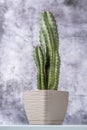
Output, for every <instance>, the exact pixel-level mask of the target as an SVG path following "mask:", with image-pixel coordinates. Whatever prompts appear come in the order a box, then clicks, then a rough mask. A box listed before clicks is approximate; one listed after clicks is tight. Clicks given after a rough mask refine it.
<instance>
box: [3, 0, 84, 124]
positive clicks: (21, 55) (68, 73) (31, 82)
mask: <svg viewBox="0 0 87 130" xmlns="http://www.w3.org/2000/svg"><path fill="white" fill-rule="evenodd" d="M43 10H50V11H51V12H52V13H53V14H54V16H55V18H56V21H57V24H58V29H59V37H60V48H59V51H60V56H61V70H60V82H59V90H65V91H69V95H70V96H69V104H68V110H67V113H66V117H65V120H64V124H87V0H0V124H28V120H27V117H26V115H25V111H24V107H23V98H22V96H23V91H25V90H28V89H36V67H35V64H34V61H33V56H32V54H33V52H32V51H33V47H34V46H35V45H37V44H39V38H38V37H39V23H40V22H39V21H40V15H41V12H42V11H43Z"/></svg>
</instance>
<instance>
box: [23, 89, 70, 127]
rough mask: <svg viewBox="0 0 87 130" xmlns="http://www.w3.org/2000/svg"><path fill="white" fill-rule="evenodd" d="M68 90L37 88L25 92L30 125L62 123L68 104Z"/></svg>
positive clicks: (25, 103) (25, 105) (25, 106)
mask: <svg viewBox="0 0 87 130" xmlns="http://www.w3.org/2000/svg"><path fill="white" fill-rule="evenodd" d="M68 96H69V94H68V92H64V91H56V90H37V91H34V90H32V91H27V92H25V93H24V108H25V112H26V115H27V117H28V120H29V123H30V125H57V124H59V125H60V124H62V123H63V120H64V117H65V113H66V110H67V104H68Z"/></svg>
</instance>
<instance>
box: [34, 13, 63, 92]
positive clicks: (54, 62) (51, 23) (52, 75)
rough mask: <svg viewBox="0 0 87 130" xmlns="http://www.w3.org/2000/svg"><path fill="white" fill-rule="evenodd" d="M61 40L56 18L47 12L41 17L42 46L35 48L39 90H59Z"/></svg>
mask: <svg viewBox="0 0 87 130" xmlns="http://www.w3.org/2000/svg"><path fill="white" fill-rule="evenodd" d="M58 50H59V38H58V31H57V25H56V21H55V18H54V16H53V15H52V13H50V12H49V11H45V12H43V13H42V16H41V28H40V45H38V46H37V47H35V50H34V59H35V63H36V66H37V86H38V89H52V90H57V88H58V83H59V73H60V56H59V51H58Z"/></svg>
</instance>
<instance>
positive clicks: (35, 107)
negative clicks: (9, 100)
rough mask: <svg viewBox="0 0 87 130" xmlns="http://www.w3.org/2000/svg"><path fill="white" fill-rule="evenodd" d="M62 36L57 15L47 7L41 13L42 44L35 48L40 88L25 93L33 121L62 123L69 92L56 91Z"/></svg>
mask: <svg viewBox="0 0 87 130" xmlns="http://www.w3.org/2000/svg"><path fill="white" fill-rule="evenodd" d="M58 49H59V38H58V31H57V25H56V21H55V18H54V16H53V14H52V13H50V12H49V11H45V12H43V13H42V16H41V28H40V44H39V45H38V46H36V47H35V49H34V60H35V63H36V66H37V87H38V90H36V91H35V90H31V91H27V92H25V93H24V107H25V111H26V114H27V117H28V119H29V122H30V124H38V125H40V124H42V125H43V124H47V125H55V124H62V122H63V120H64V116H65V113H66V110H67V104H68V92H65V91H57V89H58V83H59V73H60V56H59V50H58Z"/></svg>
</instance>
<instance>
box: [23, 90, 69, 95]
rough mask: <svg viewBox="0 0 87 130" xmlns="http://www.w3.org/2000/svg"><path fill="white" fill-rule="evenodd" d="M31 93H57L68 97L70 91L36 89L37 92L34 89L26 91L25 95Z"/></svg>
mask: <svg viewBox="0 0 87 130" xmlns="http://www.w3.org/2000/svg"><path fill="white" fill-rule="evenodd" d="M28 92H29V93H30V92H35V93H36V92H57V93H67V94H68V95H69V92H68V91H64V90H63V91H61V90H50V89H49V90H39V89H36V90H34V89H32V90H26V91H24V94H26V93H28Z"/></svg>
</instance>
